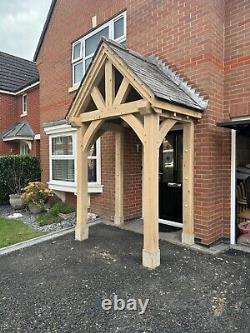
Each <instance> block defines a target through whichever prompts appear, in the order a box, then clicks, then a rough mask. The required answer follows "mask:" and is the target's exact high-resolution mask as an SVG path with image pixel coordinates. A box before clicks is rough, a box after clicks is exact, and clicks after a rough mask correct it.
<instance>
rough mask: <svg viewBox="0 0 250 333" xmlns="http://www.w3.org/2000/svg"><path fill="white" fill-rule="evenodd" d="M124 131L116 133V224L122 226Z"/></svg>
mask: <svg viewBox="0 0 250 333" xmlns="http://www.w3.org/2000/svg"><path fill="white" fill-rule="evenodd" d="M123 174H124V130H122V131H119V132H116V133H115V217H114V223H115V224H116V225H121V224H123V222H124V215H123V181H124V180H123V179H124V176H123Z"/></svg>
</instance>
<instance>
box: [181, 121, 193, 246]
mask: <svg viewBox="0 0 250 333" xmlns="http://www.w3.org/2000/svg"><path fill="white" fill-rule="evenodd" d="M193 174H194V124H193V122H190V123H185V124H183V189H182V190H183V229H182V243H184V244H189V245H192V244H194V216H193V212H194V203H193V201H194V176H193Z"/></svg>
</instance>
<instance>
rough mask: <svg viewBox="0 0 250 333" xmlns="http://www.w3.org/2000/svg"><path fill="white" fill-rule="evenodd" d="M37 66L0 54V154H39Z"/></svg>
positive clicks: (27, 61) (30, 62)
mask: <svg viewBox="0 0 250 333" xmlns="http://www.w3.org/2000/svg"><path fill="white" fill-rule="evenodd" d="M39 111H40V110H39V74H38V71H37V68H36V64H35V63H34V62H32V61H29V60H26V59H22V58H19V57H16V56H13V55H10V54H7V53H4V52H0V155H10V154H21V155H26V154H30V155H33V156H39V155H40V117H39Z"/></svg>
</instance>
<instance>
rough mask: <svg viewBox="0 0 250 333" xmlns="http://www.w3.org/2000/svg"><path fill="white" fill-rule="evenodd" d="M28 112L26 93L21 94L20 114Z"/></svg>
mask: <svg viewBox="0 0 250 333" xmlns="http://www.w3.org/2000/svg"><path fill="white" fill-rule="evenodd" d="M27 113H28V103H27V95H23V96H22V115H23V116H26V115H27Z"/></svg>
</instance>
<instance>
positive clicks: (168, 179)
mask: <svg viewBox="0 0 250 333" xmlns="http://www.w3.org/2000/svg"><path fill="white" fill-rule="evenodd" d="M182 137H183V135H182V131H181V130H176V131H171V132H169V133H168V134H167V136H166V137H165V139H164V140H163V142H162V145H161V147H160V152H159V156H160V157H159V218H160V219H163V220H168V221H174V222H180V223H182Z"/></svg>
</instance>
